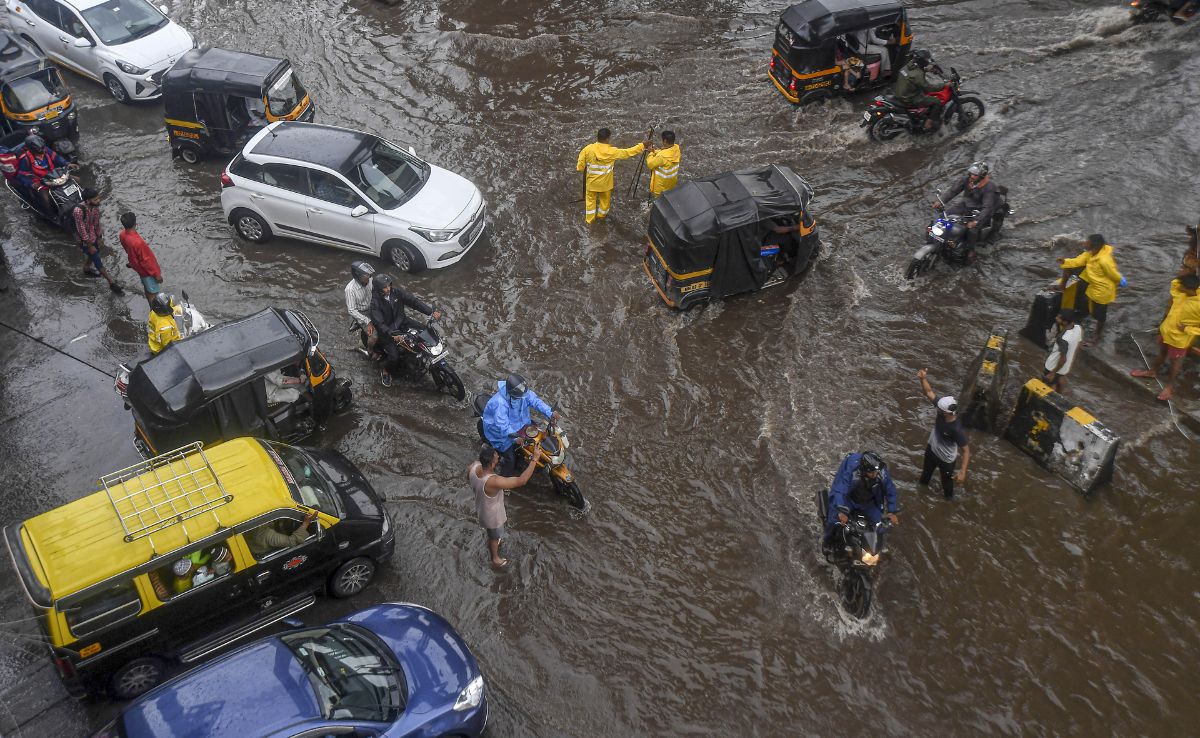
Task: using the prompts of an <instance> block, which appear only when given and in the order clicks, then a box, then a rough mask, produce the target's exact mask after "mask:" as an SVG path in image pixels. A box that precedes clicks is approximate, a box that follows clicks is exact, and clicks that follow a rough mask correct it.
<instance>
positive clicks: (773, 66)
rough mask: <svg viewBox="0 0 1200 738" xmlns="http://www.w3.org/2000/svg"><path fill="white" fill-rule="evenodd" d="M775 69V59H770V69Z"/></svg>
mask: <svg viewBox="0 0 1200 738" xmlns="http://www.w3.org/2000/svg"><path fill="white" fill-rule="evenodd" d="M774 68H775V57H771V69H774Z"/></svg>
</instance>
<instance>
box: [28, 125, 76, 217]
mask: <svg viewBox="0 0 1200 738" xmlns="http://www.w3.org/2000/svg"><path fill="white" fill-rule="evenodd" d="M74 168H75V165H74V164H71V163H70V162H68V161H67V160H66V159H65V158H63V156H62V154H59V153H58V152H57V151H55V150H54V149H51V148H49V147H47V146H46V141H45V139H43V138H42V137H41V136H38V135H37V134H30V135H28V136H26V137H25V150H24V151H22V152H21V158H20V161H19V164H18V165H17V183H18V184H20V185H21V186H22V187H24V188H25V189H26V191H28V192H30V193H31V194H33V196H34V197H36V198H37V199H38V202H39V203H40V204H41V207H42V211H43V212H44V213H46V214H47V215H55V214H56V213H54V212H53V211H54V207H53V205H52V204H51V202H50V189H49V188H48V187H46V185H45V184H43V183H42V179H43V178H44V177H45V176H46V175H47V174H49V173H50V172H52V171H54V170H55V169H74Z"/></svg>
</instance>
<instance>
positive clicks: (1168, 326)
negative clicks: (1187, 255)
mask: <svg viewBox="0 0 1200 738" xmlns="http://www.w3.org/2000/svg"><path fill="white" fill-rule="evenodd" d="M1198 291H1200V276H1196V275H1195V274H1187V275H1184V276H1183V277H1180V278H1179V279H1176V280H1173V281H1172V282H1171V304H1170V305H1169V306H1167V312H1166V314H1165V315H1164V316H1163V320H1162V323H1160V324H1159V326H1158V356H1156V357H1155V358H1154V361H1152V362H1150V368H1149V369H1134V370H1133V371H1132V372H1130V374H1132V375H1133V376H1135V377H1147V378H1154V377H1156V376H1158V371H1159V369H1161V368H1162V365H1163V362H1165V361H1167V360H1168V359H1170V361H1171V373H1170V374H1169V375H1168V376H1167V383H1166V384H1164V385H1163V390H1162V392H1161V393H1159V395H1158V399H1160V400H1164V401H1166V400H1169V399H1171V398H1172V397H1173V396H1174V395H1175V379H1176V378H1177V377H1178V376H1179V370H1180V369H1181V368H1183V358H1184V357H1185V356H1187V353H1188V349H1189V348H1191V346H1192V341H1193V339H1195V338H1196V336H1200V294H1197V293H1198Z"/></svg>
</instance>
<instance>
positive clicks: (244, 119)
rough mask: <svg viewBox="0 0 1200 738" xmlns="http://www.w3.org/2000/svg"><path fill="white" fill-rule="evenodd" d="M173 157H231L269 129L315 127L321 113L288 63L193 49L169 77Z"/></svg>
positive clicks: (166, 96)
mask: <svg viewBox="0 0 1200 738" xmlns="http://www.w3.org/2000/svg"><path fill="white" fill-rule="evenodd" d="M162 94H163V114H164V116H165V118H166V124H167V138H168V139H169V140H170V142H171V153H172V154H174V155H175V156H178V157H180V158H181V159H183V160H184V161H186V162H187V163H188V164H195V163H196V162H198V161H200V160H201V159H203V158H205V157H213V156H218V157H223V158H228V157H230V156H232V155H233V154H235V153H237V152H238V151H241V149H242V147H243V146H244V145H245V143H246V142H247V141H248V140H250V138H251V137H253V136H254V134H255V133H258V132H259V131H260V130H262V129H263V127H265V126H267V125H268V124H270V123H274V122H275V121H280V120H295V121H303V122H306V123H311V122H312V120H313V118H314V117H315V115H316V108H315V107H314V106H313V104H312V100H311V99H310V98H309V95H308V92H307V91H306V90H305V89H304V85H303V84H301V82H300V78H299V77H298V76H297V75H296V72H295V70H294V69H292V65H291V62H289V61H288V60H287V59H276V58H274V57H270V56H263V55H261V54H251V53H248V52H245V51H230V50H229V49H219V48H206V49H193V50H192V51H189V52H187V53H185V54H184V55H183V56H181V57H180V58H179V61H177V62H175V64H174V66H172V67H171V68H170V69H169V70H167V73H166V75H165V76H164V77H163V85H162Z"/></svg>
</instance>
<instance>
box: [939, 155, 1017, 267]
mask: <svg viewBox="0 0 1200 738" xmlns="http://www.w3.org/2000/svg"><path fill="white" fill-rule="evenodd" d="M959 193H962V196H963V197H962V201H960V202H958V203H956V204H954V205H950V206H949V207H946V205H945V204H946V203H948V202H950V201H951V200H953V199H954V198H956V197H958V195H959ZM1000 202H1001V198H1000V188H999V186H997V185H996V183H995V182H993V181H992V177H991V167H990V166H989V165H988V163H987V162H986V161H977V162H975V163H973V164H972V165H971V166H970V167H969V168H968V169H967V176H965V177H963V178H962V179H960V180H958V181H957V182H955V183H954V184H953V185H951V186H950V189H948V190H946V193H945V194H944V195H942V197H941V199H940V200H934V201H933V209H934V210H942V211H944V212H945V213H946V215H970V214H971V213H975V212H978V215H977V216H975V218H974V219H973V220H969V221H967V259H968V260H971V259H974V258H975V247H976V246H977V245H978V244H979V237H980V235H981V234H982V232H983V227H984V226H987V225H989V224H990V223H991V222H992V216H993V215H995V214H996V210H997V209H998V208H999V207H1000Z"/></svg>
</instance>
